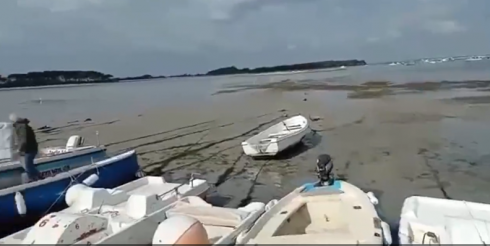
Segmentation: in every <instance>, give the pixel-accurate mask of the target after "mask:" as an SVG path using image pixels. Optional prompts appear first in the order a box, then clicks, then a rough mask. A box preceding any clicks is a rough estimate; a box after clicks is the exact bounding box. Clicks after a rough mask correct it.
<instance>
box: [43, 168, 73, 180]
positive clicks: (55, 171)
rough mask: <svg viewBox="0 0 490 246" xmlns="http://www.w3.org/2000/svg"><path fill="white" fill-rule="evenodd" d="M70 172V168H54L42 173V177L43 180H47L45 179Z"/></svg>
mask: <svg viewBox="0 0 490 246" xmlns="http://www.w3.org/2000/svg"><path fill="white" fill-rule="evenodd" d="M68 170H70V166H63V167H57V168H54V169H50V170H46V171H42V172H41V176H42V177H43V178H45V177H51V176H54V175H56V174H58V173H62V172H66V171H68Z"/></svg>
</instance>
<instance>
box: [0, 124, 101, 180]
mask: <svg viewBox="0 0 490 246" xmlns="http://www.w3.org/2000/svg"><path fill="white" fill-rule="evenodd" d="M83 140H84V139H83V138H82V137H80V136H77V135H75V136H71V137H70V138H69V139H68V141H67V143H66V146H64V147H49V148H41V149H40V150H39V154H38V157H37V158H36V159H35V160H34V164H35V165H36V169H37V170H38V171H39V172H40V173H41V176H43V177H50V176H53V175H56V174H58V173H62V172H66V171H68V170H71V169H75V168H78V167H81V166H85V165H89V164H91V163H94V162H96V161H100V160H103V159H105V158H107V154H106V149H105V147H104V146H100V145H96V146H95V145H92V146H83V142H84V141H83ZM13 146H14V143H13V128H12V124H11V123H7V122H0V189H4V188H9V187H13V186H16V185H21V184H23V183H26V182H27V180H26V179H27V177H26V175H25V171H24V169H23V168H22V166H21V163H20V161H19V160H18V158H19V156H17V155H16V154H15V151H13Z"/></svg>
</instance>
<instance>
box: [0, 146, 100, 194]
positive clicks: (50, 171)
mask: <svg viewBox="0 0 490 246" xmlns="http://www.w3.org/2000/svg"><path fill="white" fill-rule="evenodd" d="M106 158H107V154H106V152H105V150H104V149H100V150H98V151H95V152H85V153H83V152H82V153H81V154H75V155H71V156H70V157H67V158H62V159H57V160H53V161H49V160H48V161H44V162H42V163H38V164H36V169H37V170H38V171H39V172H40V173H41V175H42V176H44V177H49V176H53V175H55V174H58V173H61V172H66V171H68V170H71V169H75V168H78V167H81V166H86V165H89V164H92V163H93V162H97V161H100V160H103V159H106ZM24 172H25V171H24V169H23V168H22V167H21V166H18V167H17V168H14V169H10V170H5V171H1V172H0V189H4V188H8V187H12V186H16V185H21V184H22V174H23V173H24Z"/></svg>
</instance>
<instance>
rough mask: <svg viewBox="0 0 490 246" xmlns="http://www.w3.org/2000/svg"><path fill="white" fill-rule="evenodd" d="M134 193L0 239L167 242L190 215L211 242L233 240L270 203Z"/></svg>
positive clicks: (51, 217)
mask: <svg viewBox="0 0 490 246" xmlns="http://www.w3.org/2000/svg"><path fill="white" fill-rule="evenodd" d="M195 181H197V180H195ZM196 184H197V183H196ZM132 192H133V193H132V194H130V195H129V196H128V197H126V200H124V199H123V200H124V202H122V203H119V204H115V205H106V204H104V205H100V206H99V207H97V208H95V209H91V210H87V211H85V212H83V213H81V212H73V211H72V212H69V211H67V210H65V211H62V212H58V213H52V214H49V215H46V216H45V217H44V218H42V219H41V220H39V221H38V222H37V223H36V224H35V225H34V226H33V227H32V228H31V229H30V230H26V231H24V232H20V233H17V234H16V235H12V236H10V237H9V238H8V239H5V238H4V239H2V240H0V241H1V242H3V243H8V244H53V245H59V244H90V245H95V244H147V245H148V244H151V243H152V242H157V244H164V243H165V242H163V241H164V240H168V239H169V238H171V237H175V236H176V235H174V233H173V232H176V231H178V230H177V229H179V226H181V225H179V224H175V223H174V222H176V221H177V222H178V221H179V218H181V217H186V218H188V219H187V220H189V219H190V220H195V221H199V223H201V225H203V227H204V228H205V230H206V234H207V237H208V241H209V242H216V243H218V244H220V243H229V244H233V243H234V242H235V239H236V237H237V236H238V234H239V233H241V232H243V231H245V230H246V229H248V228H250V226H252V224H253V222H254V221H255V220H256V219H257V218H258V217H259V216H260V215H261V214H262V213H263V212H264V211H265V208H266V205H265V204H263V203H251V204H249V205H247V206H245V207H241V208H238V209H232V208H221V207H214V206H212V205H211V204H208V203H207V202H205V201H204V200H203V199H202V198H200V197H198V196H186V197H180V198H178V196H175V195H172V196H168V197H167V198H166V199H161V197H162V195H164V194H155V190H153V189H149V187H145V186H142V187H140V188H138V189H136V190H133V191H132ZM79 198H80V199H83V197H79ZM167 219H169V221H168V222H169V223H166V220H167ZM175 219H177V220H175ZM169 228H170V229H169ZM169 233H170V234H169Z"/></svg>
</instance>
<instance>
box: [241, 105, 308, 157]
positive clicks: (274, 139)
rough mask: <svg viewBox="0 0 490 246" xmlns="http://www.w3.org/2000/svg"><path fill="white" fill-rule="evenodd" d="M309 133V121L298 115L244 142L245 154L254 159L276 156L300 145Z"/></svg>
mask: <svg viewBox="0 0 490 246" xmlns="http://www.w3.org/2000/svg"><path fill="white" fill-rule="evenodd" d="M309 131H310V128H309V123H308V119H307V118H306V117H304V116H302V115H297V116H294V117H291V118H289V119H286V120H284V121H281V122H279V123H277V124H275V125H273V126H271V127H269V128H267V129H266V130H264V131H262V132H260V133H259V134H257V135H255V136H253V137H251V138H249V139H247V140H246V141H244V142H242V148H243V152H245V154H246V155H248V156H252V157H258V156H275V155H277V154H278V153H280V152H282V151H284V150H285V149H287V148H289V147H292V146H294V145H296V144H298V143H300V142H301V140H302V139H303V137H304V136H305V135H306V134H307V133H308V132H309Z"/></svg>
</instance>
